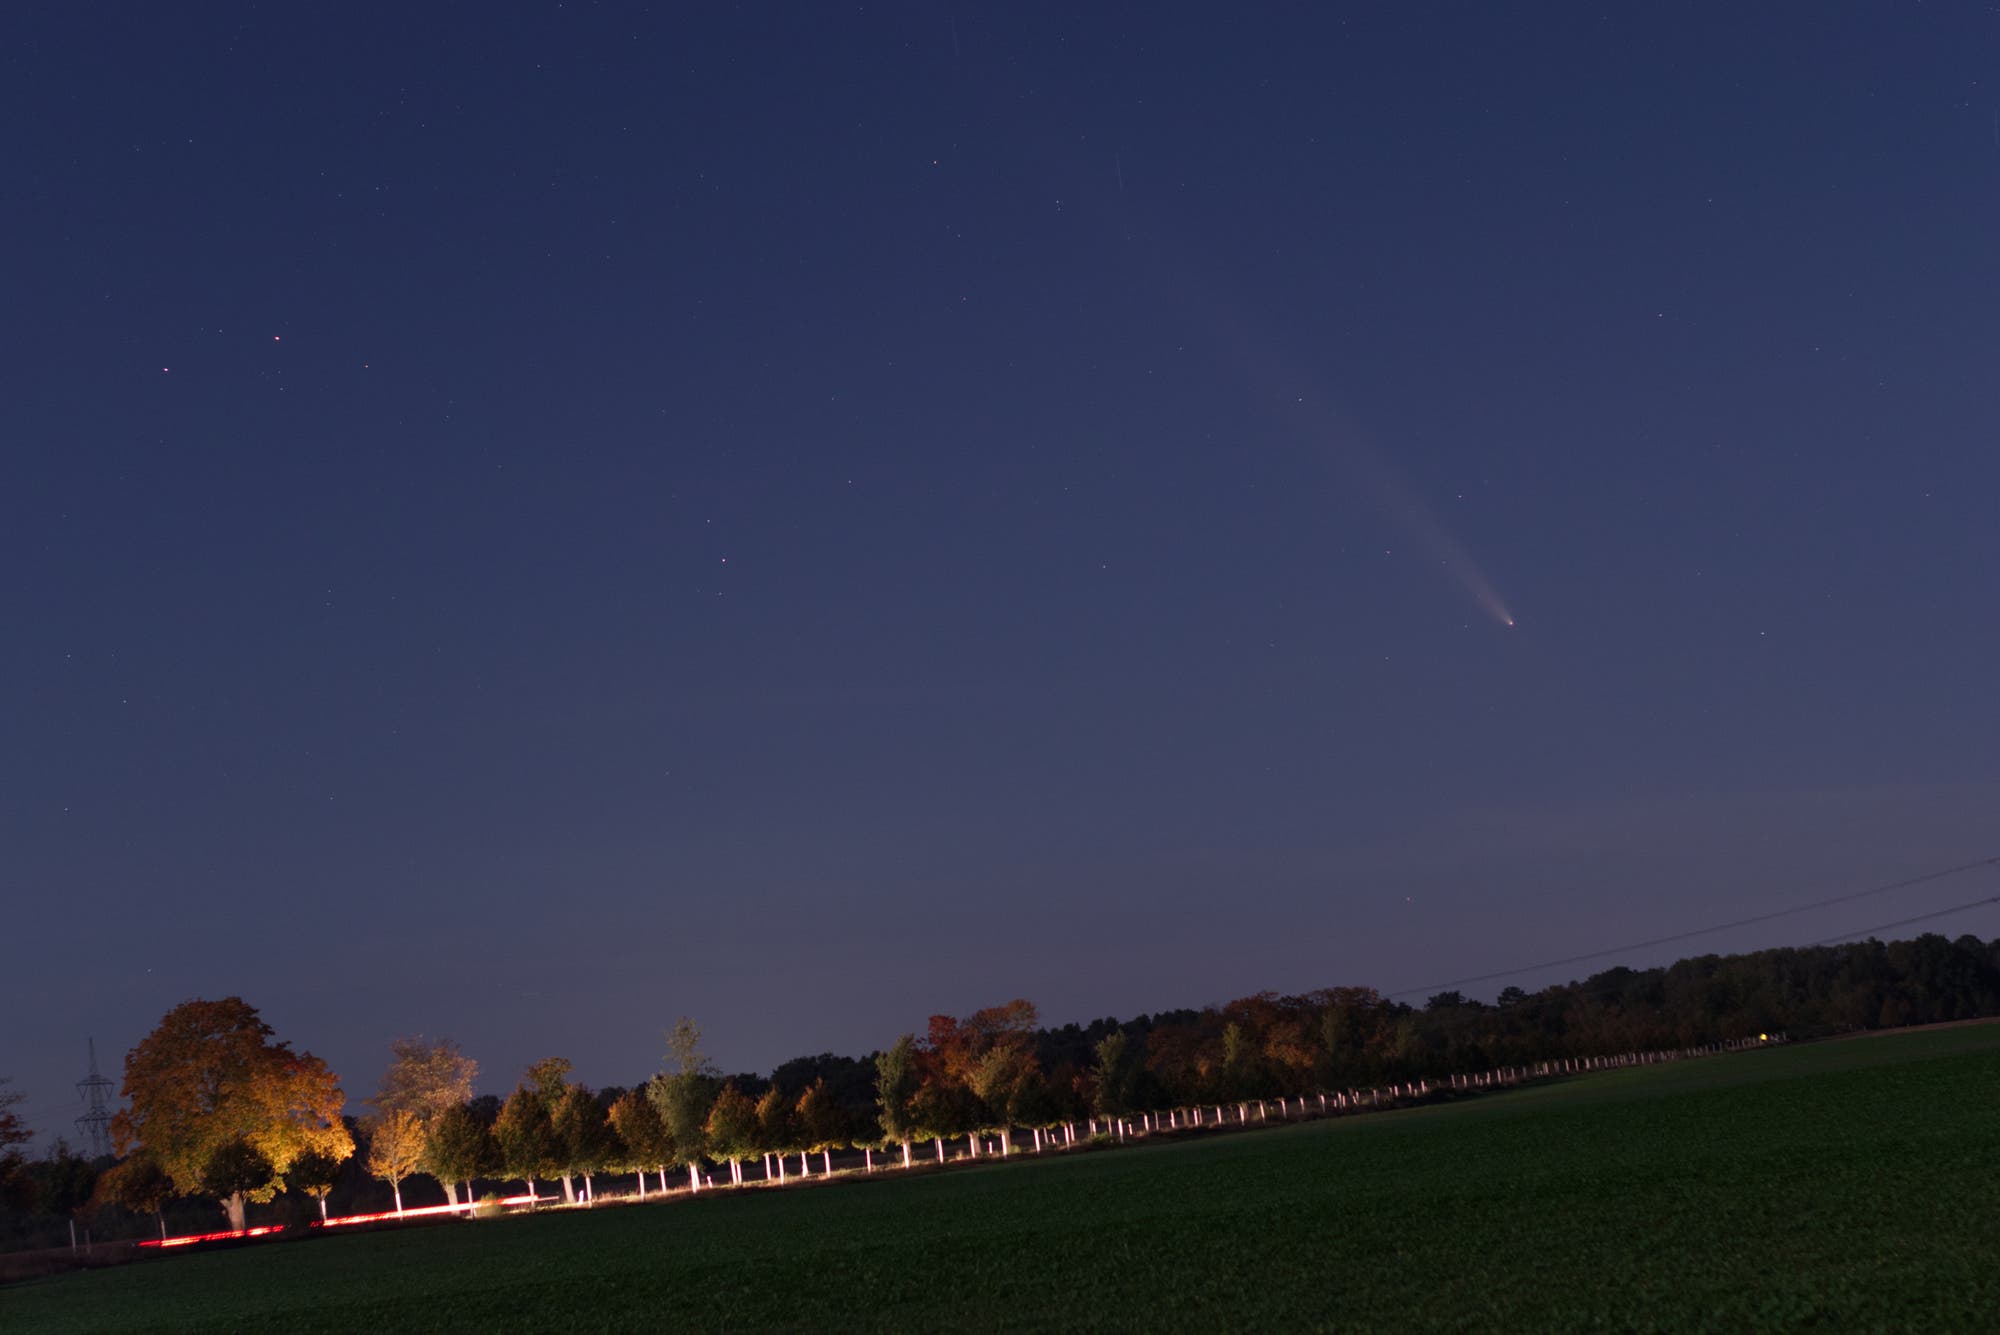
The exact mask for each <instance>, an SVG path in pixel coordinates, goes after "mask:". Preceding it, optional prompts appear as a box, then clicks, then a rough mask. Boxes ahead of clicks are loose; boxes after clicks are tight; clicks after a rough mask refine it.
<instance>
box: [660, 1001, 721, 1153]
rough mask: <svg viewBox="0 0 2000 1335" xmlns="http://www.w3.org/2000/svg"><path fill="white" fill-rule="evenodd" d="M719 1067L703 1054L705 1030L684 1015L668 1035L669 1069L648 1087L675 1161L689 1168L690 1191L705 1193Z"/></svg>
mask: <svg viewBox="0 0 2000 1335" xmlns="http://www.w3.org/2000/svg"><path fill="white" fill-rule="evenodd" d="M716 1075H717V1071H716V1069H715V1067H714V1066H713V1065H712V1064H711V1063H710V1062H709V1060H708V1058H707V1057H705V1056H703V1055H702V1051H701V1030H700V1029H699V1028H697V1027H696V1026H695V1023H694V1021H693V1020H690V1019H688V1018H687V1017H686V1016H685V1015H683V1016H682V1017H681V1018H680V1019H679V1020H678V1021H676V1022H675V1024H674V1027H673V1029H672V1031H671V1032H669V1033H668V1035H667V1069H666V1070H664V1071H662V1072H661V1073H660V1074H658V1075H656V1076H654V1077H653V1078H652V1080H650V1081H649V1082H648V1083H647V1085H646V1097H647V1098H649V1099H651V1100H652V1101H653V1106H654V1107H655V1108H657V1109H659V1111H660V1119H661V1120H662V1121H664V1122H665V1123H666V1124H667V1133H668V1135H669V1136H670V1137H671V1138H672V1139H673V1144H674V1154H675V1157H676V1158H677V1159H678V1160H679V1161H680V1162H681V1163H684V1164H686V1165H687V1170H688V1187H689V1189H690V1190H693V1191H700V1190H701V1161H702V1158H703V1157H704V1155H705V1154H706V1152H707V1139H708V1133H707V1124H708V1112H709V1108H710V1107H711V1106H712V1105H713V1104H714V1102H715V1095H716Z"/></svg>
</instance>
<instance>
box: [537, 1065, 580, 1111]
mask: <svg viewBox="0 0 2000 1335" xmlns="http://www.w3.org/2000/svg"><path fill="white" fill-rule="evenodd" d="M570 1069H571V1068H570V1064H569V1058H567V1057H544V1058H542V1059H541V1060H540V1061H538V1062H536V1063H535V1064H534V1065H533V1066H530V1067H529V1068H528V1074H527V1085H528V1088H529V1089H532V1090H534V1091H535V1092H536V1093H537V1094H540V1095H541V1096H542V1102H543V1103H544V1104H545V1105H547V1107H548V1110H549V1115H550V1116H551V1117H553V1116H555V1111H556V1104H558V1103H560V1102H561V1101H562V1096H563V1091H564V1090H566V1089H568V1088H569V1073H570Z"/></svg>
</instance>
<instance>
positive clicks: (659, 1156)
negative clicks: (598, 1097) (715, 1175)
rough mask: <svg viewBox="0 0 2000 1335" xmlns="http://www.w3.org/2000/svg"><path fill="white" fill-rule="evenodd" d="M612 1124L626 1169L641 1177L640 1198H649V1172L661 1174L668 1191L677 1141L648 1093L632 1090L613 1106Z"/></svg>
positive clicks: (661, 1188)
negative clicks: (670, 1169)
mask: <svg viewBox="0 0 2000 1335" xmlns="http://www.w3.org/2000/svg"><path fill="white" fill-rule="evenodd" d="M610 1117H611V1125H612V1127H613V1128H614V1129H615V1130H616V1131H617V1132H618V1139H619V1141H620V1142H622V1143H623V1144H624V1146H625V1163H626V1167H627V1168H629V1169H630V1170H631V1171H632V1172H634V1173H637V1174H638V1175H639V1197H640V1199H641V1200H643V1199H645V1196H646V1173H647V1171H648V1170H651V1171H654V1172H657V1173H658V1174H659V1175H660V1190H661V1191H665V1190H666V1189H667V1165H668V1164H670V1163H672V1162H674V1141H673V1137H672V1136H670V1135H669V1134H668V1133H667V1124H666V1122H664V1121H663V1120H661V1118H660V1110H659V1109H658V1108H656V1107H654V1106H653V1101H652V1100H651V1099H649V1098H647V1097H646V1094H645V1091H643V1090H638V1089H632V1090H627V1091H626V1092H625V1093H624V1094H622V1095H620V1096H619V1098H618V1100H617V1102H615V1103H613V1104H612V1105H611V1111H610Z"/></svg>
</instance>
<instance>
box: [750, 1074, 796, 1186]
mask: <svg viewBox="0 0 2000 1335" xmlns="http://www.w3.org/2000/svg"><path fill="white" fill-rule="evenodd" d="M756 1144H757V1151H758V1153H760V1154H762V1155H763V1156H764V1176H765V1177H767V1178H768V1177H770V1176H771V1159H772V1158H773V1157H774V1156H775V1157H776V1158H777V1159H778V1161H779V1163H778V1177H779V1179H780V1180H782V1179H783V1178H784V1175H785V1168H784V1156H785V1155H786V1154H788V1153H790V1152H791V1149H792V1144H793V1136H792V1101H791V1100H790V1099H788V1098H786V1097H785V1091H784V1090H782V1089H780V1088H779V1087H778V1086H776V1085H772V1086H771V1087H770V1088H769V1089H767V1090H765V1091H764V1093H763V1095H762V1097H760V1098H759V1099H758V1100H757V1142H756Z"/></svg>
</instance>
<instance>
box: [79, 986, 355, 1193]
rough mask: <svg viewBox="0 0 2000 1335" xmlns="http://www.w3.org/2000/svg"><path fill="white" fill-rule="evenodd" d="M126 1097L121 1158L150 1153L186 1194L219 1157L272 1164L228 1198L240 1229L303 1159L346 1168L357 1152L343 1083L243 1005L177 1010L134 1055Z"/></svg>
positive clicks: (120, 1119)
mask: <svg viewBox="0 0 2000 1335" xmlns="http://www.w3.org/2000/svg"><path fill="white" fill-rule="evenodd" d="M123 1093H124V1095H125V1098H126V1099H127V1100H128V1101H129V1103H130V1106H129V1107H128V1108H126V1109H125V1110H124V1111H122V1112H120V1113H119V1114H118V1115H117V1117H115V1118H114V1119H113V1120H112V1135H113V1136H114V1138H115V1139H116V1141H117V1145H118V1152H119V1153H120V1154H126V1153H130V1152H131V1151H132V1150H134V1149H135V1148H143V1149H145V1150H146V1151H147V1152H148V1153H150V1154H151V1155H152V1156H153V1158H154V1159H155V1160H156V1161H157V1162H158V1163H159V1165H160V1167H161V1168H163V1169H165V1170H166V1173H167V1175H168V1176H169V1177H171V1178H172V1179H173V1182H174V1187H175V1189H176V1190H177V1191H179V1192H181V1193H182V1194H185V1195H194V1194H197V1193H200V1192H201V1191H202V1182H203V1178H204V1175H205V1174H206V1173H207V1172H208V1168H209V1164H210V1161H211V1160H212V1159H214V1158H215V1157H216V1155H217V1152H218V1151H221V1150H225V1149H230V1148H232V1147H236V1146H240V1145H248V1146H249V1147H250V1148H252V1149H254V1150H255V1151H256V1152H257V1153H258V1154H259V1155H261V1156H262V1157H263V1159H264V1160H266V1161H267V1162H268V1163H269V1165H270V1172H269V1175H268V1177H265V1179H264V1180H263V1181H262V1182H260V1183H247V1184H246V1183H241V1182H236V1183H233V1185H232V1189H231V1190H230V1191H229V1192H228V1193H227V1194H226V1195H224V1196H223V1197H222V1207H223V1210H224V1212H225V1213H227V1215H228V1216H229V1226H230V1227H231V1228H235V1229H240V1228H242V1227H243V1212H244V1204H245V1202H246V1201H250V1200H254V1201H259V1202H262V1201H268V1200H270V1199H271V1198H272V1197H273V1196H275V1195H277V1193H278V1192H280V1191H283V1190H284V1189H285V1171H286V1169H288V1168H290V1167H291V1165H292V1163H293V1162H294V1161H295V1160H296V1159H298V1157H299V1156H300V1155H302V1154H305V1153H307V1152H316V1153H319V1154H324V1155H327V1156H329V1157H331V1158H333V1159H335V1160H341V1159H345V1158H346V1157H347V1156H348V1155H350V1154H352V1153H353V1152H354V1141H353V1138H352V1137H350V1136H349V1135H348V1133H347V1127H346V1125H345V1124H343V1123H342V1122H341V1120H340V1109H341V1105H342V1104H343V1103H344V1102H345V1098H344V1096H343V1095H342V1094H341V1091H340V1085H339V1077H337V1076H336V1075H334V1073H333V1072H332V1071H330V1070H328V1069H327V1065H326V1063H325V1062H323V1061H321V1060H320V1059H319V1058H317V1057H315V1056H313V1055H312V1054H311V1053H309V1052H293V1051H292V1049H291V1046H290V1045H289V1044H286V1043H278V1042H274V1041H272V1031H271V1027H270V1026H269V1025H267V1024H265V1023H264V1022H263V1021H262V1020H261V1019H259V1018H258V1016H257V1011H256V1008H255V1007H253V1006H251V1005H249V1004H248V1003H246V1002H245V1001H244V1000H243V999H242V998H241V997H225V998H223V999H222V1000H221V1001H201V1000H196V1001H186V1002H182V1003H181V1004H180V1005H178V1006H176V1007H174V1008H173V1009H172V1010H170V1011H168V1012H167V1014H166V1016H165V1017H164V1018H163V1019H161V1021H160V1023H159V1025H158V1026H157V1027H156V1028H155V1029H154V1030H153V1032H152V1033H150V1034H148V1035H146V1037H145V1038H144V1039H143V1040H141V1042H140V1043H139V1046H138V1047H136V1048H134V1049H132V1051H131V1052H129V1053H127V1054H126V1057H125V1084H124V1089H123ZM260 1176H262V1175H260Z"/></svg>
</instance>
